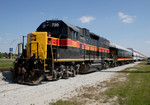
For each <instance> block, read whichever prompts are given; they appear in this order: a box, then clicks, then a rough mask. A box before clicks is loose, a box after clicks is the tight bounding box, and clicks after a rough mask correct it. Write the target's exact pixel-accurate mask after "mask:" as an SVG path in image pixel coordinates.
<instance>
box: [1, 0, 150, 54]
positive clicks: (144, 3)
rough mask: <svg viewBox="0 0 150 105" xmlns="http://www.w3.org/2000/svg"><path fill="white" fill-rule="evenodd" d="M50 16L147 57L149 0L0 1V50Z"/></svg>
mask: <svg viewBox="0 0 150 105" xmlns="http://www.w3.org/2000/svg"><path fill="white" fill-rule="evenodd" d="M52 19H53V20H54V19H58V20H64V21H66V22H68V23H70V24H72V25H76V26H79V27H83V28H87V29H89V30H90V31H91V32H93V33H95V34H98V35H99V36H101V37H104V38H106V39H108V40H109V41H110V42H112V43H116V44H118V45H120V46H123V47H126V48H133V49H135V50H137V51H139V52H141V53H142V54H144V55H146V56H150V0H0V52H9V48H10V47H12V48H13V49H14V51H13V52H15V49H16V45H17V43H19V42H20V39H21V35H27V34H28V33H31V32H35V31H36V28H37V27H38V26H39V25H40V24H41V23H42V22H44V21H45V20H52Z"/></svg>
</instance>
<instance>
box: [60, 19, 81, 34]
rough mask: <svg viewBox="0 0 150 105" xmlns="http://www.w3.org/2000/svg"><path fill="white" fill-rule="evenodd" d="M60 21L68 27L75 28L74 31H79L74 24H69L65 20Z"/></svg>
mask: <svg viewBox="0 0 150 105" xmlns="http://www.w3.org/2000/svg"><path fill="white" fill-rule="evenodd" d="M62 22H64V23H65V24H66V25H67V26H68V27H70V28H72V29H73V30H75V31H77V32H79V31H80V29H79V28H78V27H77V26H74V25H72V24H69V23H67V22H65V21H62Z"/></svg>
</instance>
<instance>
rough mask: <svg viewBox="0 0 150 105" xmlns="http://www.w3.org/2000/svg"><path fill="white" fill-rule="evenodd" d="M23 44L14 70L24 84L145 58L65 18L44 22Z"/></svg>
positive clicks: (17, 77) (15, 75) (16, 78)
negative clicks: (70, 22)
mask: <svg viewBox="0 0 150 105" xmlns="http://www.w3.org/2000/svg"><path fill="white" fill-rule="evenodd" d="M19 45H20V46H22V54H21V55H20V56H19V57H18V58H17V59H16V60H15V62H14V69H13V70H12V72H13V80H14V81H15V82H18V83H23V84H39V83H40V82H41V81H42V80H44V79H47V80H58V79H60V78H69V77H70V76H71V77H74V76H76V75H77V74H78V73H87V72H91V71H96V70H101V69H107V68H108V67H115V66H118V65H122V64H126V63H131V62H133V61H134V59H136V60H141V59H143V58H144V55H140V53H138V54H139V55H138V58H137V57H136V56H137V55H136V54H137V52H135V51H134V50H133V49H127V48H124V47H121V46H118V45H116V44H112V43H110V42H109V40H107V39H105V38H103V37H101V36H99V35H96V34H94V33H92V32H90V31H89V30H88V29H86V28H81V27H77V26H74V25H71V24H68V23H66V22H64V21H61V20H49V21H45V22H43V23H42V24H41V25H40V26H39V27H38V28H37V30H36V32H32V33H30V34H28V35H27V43H26V48H24V41H23V43H20V44H19ZM19 48H20V47H19ZM18 51H20V49H18ZM135 57H136V58H135ZM139 58H140V59H139Z"/></svg>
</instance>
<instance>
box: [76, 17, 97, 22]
mask: <svg viewBox="0 0 150 105" xmlns="http://www.w3.org/2000/svg"><path fill="white" fill-rule="evenodd" d="M79 20H80V21H81V22H82V23H89V22H91V21H93V20H95V18H94V17H92V16H82V17H81V18H79Z"/></svg>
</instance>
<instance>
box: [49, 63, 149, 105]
mask: <svg viewBox="0 0 150 105" xmlns="http://www.w3.org/2000/svg"><path fill="white" fill-rule="evenodd" d="M121 78H125V79H123V80H121ZM101 84H103V83H99V85H97V86H96V87H92V86H91V87H85V88H84V90H83V91H84V92H80V94H79V95H77V96H74V97H72V98H69V99H68V100H58V101H57V102H56V103H50V104H52V105H81V104H82V105H84V104H87V99H88V102H97V104H98V103H99V104H111V105H150V65H147V64H146V61H143V62H141V63H140V64H138V65H137V66H135V67H130V68H127V69H125V70H123V71H121V72H118V76H116V77H114V78H113V79H112V80H110V81H106V82H105V83H104V84H105V86H104V87H105V88H107V89H106V90H105V91H103V92H101V91H99V90H100V89H101V88H99V87H100V85H101ZM87 90H88V91H87ZM95 91H96V92H95Z"/></svg>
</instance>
